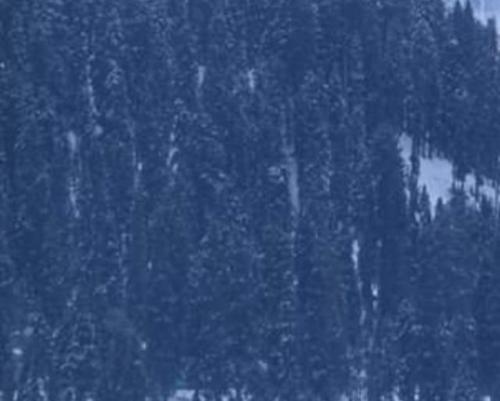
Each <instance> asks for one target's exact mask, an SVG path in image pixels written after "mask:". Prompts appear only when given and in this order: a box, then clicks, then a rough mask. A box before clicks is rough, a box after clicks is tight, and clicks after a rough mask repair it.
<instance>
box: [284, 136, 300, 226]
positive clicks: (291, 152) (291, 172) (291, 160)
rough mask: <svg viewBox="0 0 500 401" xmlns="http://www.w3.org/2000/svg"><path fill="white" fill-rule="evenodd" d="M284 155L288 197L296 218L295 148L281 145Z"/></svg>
mask: <svg viewBox="0 0 500 401" xmlns="http://www.w3.org/2000/svg"><path fill="white" fill-rule="evenodd" d="M283 154H284V155H285V169H286V172H287V184H288V196H289V200H290V206H291V209H292V215H293V216H294V217H295V218H296V217H297V216H299V214H300V191H299V167H298V164H297V158H296V157H295V148H294V146H293V145H292V144H288V143H284V144H283Z"/></svg>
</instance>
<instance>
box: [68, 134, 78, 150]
mask: <svg viewBox="0 0 500 401" xmlns="http://www.w3.org/2000/svg"><path fill="white" fill-rule="evenodd" d="M66 139H67V140H68V146H69V150H70V152H71V155H75V153H76V152H77V151H78V138H77V136H76V134H75V132H74V131H68V133H67V134H66Z"/></svg>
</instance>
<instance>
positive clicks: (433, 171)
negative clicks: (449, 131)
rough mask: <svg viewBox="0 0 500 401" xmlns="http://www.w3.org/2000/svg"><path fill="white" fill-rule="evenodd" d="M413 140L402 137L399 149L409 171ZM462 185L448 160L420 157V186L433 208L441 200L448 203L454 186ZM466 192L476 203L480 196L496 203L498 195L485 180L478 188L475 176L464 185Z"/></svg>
mask: <svg viewBox="0 0 500 401" xmlns="http://www.w3.org/2000/svg"><path fill="white" fill-rule="evenodd" d="M412 146H413V145H412V140H411V138H410V137H408V136H407V135H404V134H403V135H401V137H400V140H399V147H400V149H401V157H402V158H403V160H404V162H405V166H406V168H407V170H408V171H409V169H410V165H411V163H410V157H411V151H412ZM454 184H456V185H462V184H461V183H457V182H456V180H454V179H453V165H452V164H451V162H450V161H449V160H447V159H444V158H440V157H432V158H425V157H420V174H419V178H418V185H419V187H420V188H424V187H425V188H426V190H427V193H428V194H429V198H430V201H431V204H432V206H433V208H434V207H435V206H436V204H437V202H438V200H439V199H441V200H442V201H443V202H445V203H446V202H447V201H448V200H449V199H450V195H451V192H450V191H451V189H452V187H453V185H454ZM463 187H464V189H465V192H466V193H467V194H469V195H470V199H471V201H472V202H476V200H477V198H478V196H476V195H477V194H479V195H483V196H485V197H486V198H488V199H490V200H492V201H495V204H496V203H497V202H496V200H497V198H498V194H497V193H496V190H495V188H494V185H493V183H492V182H490V181H488V180H485V182H484V183H483V184H482V185H481V186H480V187H477V185H476V177H475V176H474V175H473V174H468V175H467V176H466V177H465V181H464V183H463Z"/></svg>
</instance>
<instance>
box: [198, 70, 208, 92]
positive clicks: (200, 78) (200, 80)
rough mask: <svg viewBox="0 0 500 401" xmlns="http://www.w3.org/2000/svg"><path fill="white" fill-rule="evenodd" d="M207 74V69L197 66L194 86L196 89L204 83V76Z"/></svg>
mask: <svg viewBox="0 0 500 401" xmlns="http://www.w3.org/2000/svg"><path fill="white" fill-rule="evenodd" d="M206 74H207V67H205V66H204V65H199V66H198V70H197V72H196V85H197V87H198V89H201V87H202V86H203V83H204V82H205V76H206Z"/></svg>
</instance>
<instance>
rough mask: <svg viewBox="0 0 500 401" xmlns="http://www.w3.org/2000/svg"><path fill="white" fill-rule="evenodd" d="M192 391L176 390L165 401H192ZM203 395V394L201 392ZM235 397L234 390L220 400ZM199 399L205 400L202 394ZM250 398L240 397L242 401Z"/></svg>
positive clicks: (227, 400) (223, 400) (248, 400)
mask: <svg viewBox="0 0 500 401" xmlns="http://www.w3.org/2000/svg"><path fill="white" fill-rule="evenodd" d="M194 393H195V392H194V390H188V389H183V390H177V391H176V392H174V394H173V395H172V396H171V397H169V398H168V399H167V401H192V400H193V399H194ZM201 393H203V392H201ZM235 396H236V390H234V389H230V390H229V391H228V392H227V395H225V396H222V397H221V398H220V399H221V400H222V401H229V400H232V399H235ZM199 399H200V400H202V401H205V400H206V398H205V397H203V394H199ZM250 399H251V397H249V396H248V395H246V396H245V395H244V394H243V395H242V400H243V401H250Z"/></svg>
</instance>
